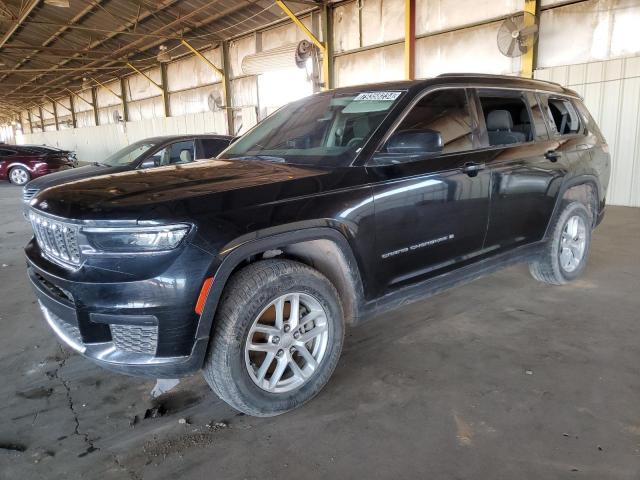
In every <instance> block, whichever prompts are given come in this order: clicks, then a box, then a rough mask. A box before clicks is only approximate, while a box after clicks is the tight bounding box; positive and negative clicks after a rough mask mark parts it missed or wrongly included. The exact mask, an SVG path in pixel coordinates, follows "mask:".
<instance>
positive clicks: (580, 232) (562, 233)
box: [529, 202, 593, 285]
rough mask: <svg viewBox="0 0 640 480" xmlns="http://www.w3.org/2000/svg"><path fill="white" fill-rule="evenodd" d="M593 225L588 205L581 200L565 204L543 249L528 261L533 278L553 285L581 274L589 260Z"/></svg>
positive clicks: (573, 278)
mask: <svg viewBox="0 0 640 480" xmlns="http://www.w3.org/2000/svg"><path fill="white" fill-rule="evenodd" d="M592 225H593V220H592V218H591V214H590V213H589V210H587V207H585V206H584V205H583V204H582V203H579V202H572V203H568V204H566V205H565V206H564V208H563V209H562V211H561V212H560V214H559V215H558V216H557V218H556V219H555V221H554V223H553V225H552V228H551V237H550V238H549V240H548V241H547V243H546V244H545V246H544V248H543V251H542V253H541V254H540V256H539V257H538V258H536V259H535V260H533V261H531V262H530V263H529V271H530V272H531V275H532V276H533V278H535V279H536V280H538V281H540V282H544V283H548V284H551V285H564V284H566V283H569V282H571V281H573V280H575V279H576V278H578V277H579V276H580V275H581V274H582V272H583V270H584V268H585V266H586V264H587V257H588V256H589V249H590V248H591V226H592Z"/></svg>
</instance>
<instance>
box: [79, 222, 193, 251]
mask: <svg viewBox="0 0 640 480" xmlns="http://www.w3.org/2000/svg"><path fill="white" fill-rule="evenodd" d="M190 228H191V227H190V226H189V225H184V224H178V225H160V226H157V227H156V226H154V227H131V228H126V227H124V228H118V227H89V228H83V229H82V232H83V233H84V234H85V235H86V236H87V239H88V240H89V243H91V245H92V246H93V247H94V248H95V249H96V250H99V251H104V252H123V253H125V252H129V253H136V252H158V251H163V250H172V249H174V248H176V247H177V246H178V245H179V244H180V242H181V241H182V239H183V238H184V236H185V235H186V234H187V232H188V231H189V229H190Z"/></svg>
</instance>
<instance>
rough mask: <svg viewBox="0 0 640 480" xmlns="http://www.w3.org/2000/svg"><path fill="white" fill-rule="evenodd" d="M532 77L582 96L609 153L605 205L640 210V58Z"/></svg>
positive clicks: (543, 72) (552, 70) (540, 72)
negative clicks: (609, 163)
mask: <svg viewBox="0 0 640 480" xmlns="http://www.w3.org/2000/svg"><path fill="white" fill-rule="evenodd" d="M535 77H536V78H540V79H542V80H550V81H552V82H557V83H560V84H562V85H565V86H567V87H569V88H572V89H573V90H575V91H577V92H578V93H579V94H580V95H582V96H583V97H584V100H585V103H586V105H587V107H588V108H589V111H590V112H591V114H592V115H593V117H594V118H595V119H596V121H597V122H598V125H599V126H600V128H601V129H602V133H603V134H604V136H605V137H606V139H607V142H608V143H609V148H610V151H611V156H612V172H611V173H612V175H611V181H610V182H609V192H608V198H607V201H608V203H610V204H612V205H626V206H631V207H640V57H629V58H621V59H615V60H608V61H604V62H590V63H584V64H580V65H568V66H560V67H553V68H548V69H541V70H537V71H536V72H535Z"/></svg>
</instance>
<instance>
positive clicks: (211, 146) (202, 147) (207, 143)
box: [197, 138, 229, 160]
mask: <svg viewBox="0 0 640 480" xmlns="http://www.w3.org/2000/svg"><path fill="white" fill-rule="evenodd" d="M228 146H229V142H228V141H227V140H221V139H214V138H203V139H202V140H200V142H199V148H198V152H197V157H198V159H199V160H201V159H205V158H213V157H215V156H217V155H218V154H219V153H220V152H221V151H222V150H224V149H225V148H227V147H228Z"/></svg>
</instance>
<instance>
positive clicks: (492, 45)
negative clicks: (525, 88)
mask: <svg viewBox="0 0 640 480" xmlns="http://www.w3.org/2000/svg"><path fill="white" fill-rule="evenodd" d="M500 25H501V22H494V23H490V24H488V25H482V26H479V27H473V28H466V29H464V30H458V31H456V32H450V33H443V34H440V35H433V36H430V37H425V38H421V39H419V40H418V41H417V42H416V76H417V77H420V78H426V77H434V76H436V75H438V74H441V73H446V72H482V73H495V74H507V75H508V74H513V73H517V72H519V71H520V59H519V58H509V57H505V56H504V55H502V54H501V53H500V51H499V50H498V47H497V46H496V35H497V33H498V28H499V27H500Z"/></svg>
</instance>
